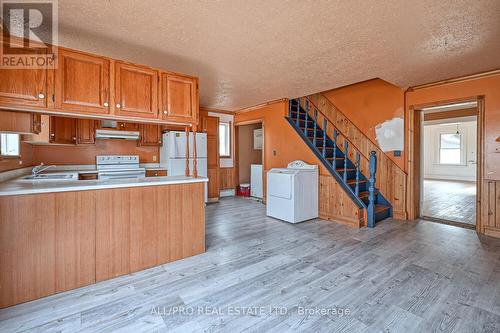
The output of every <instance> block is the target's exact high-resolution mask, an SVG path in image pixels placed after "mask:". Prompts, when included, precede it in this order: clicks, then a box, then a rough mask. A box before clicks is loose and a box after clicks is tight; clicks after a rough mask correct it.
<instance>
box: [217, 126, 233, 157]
mask: <svg viewBox="0 0 500 333" xmlns="http://www.w3.org/2000/svg"><path fill="white" fill-rule="evenodd" d="M226 125H227V147H228V154H227V155H222V154H221V153H220V147H221V138H222V136H221V135H220V127H221V126H226ZM231 132H232V126H231V122H230V121H219V158H231V156H232V135H231Z"/></svg>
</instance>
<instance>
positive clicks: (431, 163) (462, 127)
mask: <svg viewBox="0 0 500 333" xmlns="http://www.w3.org/2000/svg"><path fill="white" fill-rule="evenodd" d="M458 130H459V132H460V133H461V134H462V149H463V150H464V154H463V157H462V160H461V165H441V164H439V145H440V142H439V140H440V134H447V133H456V131H457V123H453V124H432V122H430V123H427V122H426V123H425V124H424V151H423V160H424V162H423V163H424V178H431V179H449V180H463V181H475V180H476V165H477V164H475V163H476V162H477V159H476V153H477V151H476V150H477V142H476V140H477V122H476V121H467V122H459V123H458Z"/></svg>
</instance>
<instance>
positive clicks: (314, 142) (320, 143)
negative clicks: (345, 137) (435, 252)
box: [286, 99, 392, 227]
mask: <svg viewBox="0 0 500 333" xmlns="http://www.w3.org/2000/svg"><path fill="white" fill-rule="evenodd" d="M306 107H307V108H309V107H310V104H309V103H308V102H306ZM315 112H316V111H315ZM286 119H287V121H288V122H289V124H290V125H291V126H292V127H293V128H294V129H295V131H296V132H297V134H298V135H299V136H300V137H301V138H302V140H303V141H304V142H305V143H306V144H307V145H308V146H309V148H310V149H311V150H312V151H313V152H314V154H315V155H316V157H318V158H319V159H320V160H321V163H322V164H323V166H325V167H326V169H327V170H328V171H329V172H330V174H331V175H332V176H333V177H334V178H335V179H336V180H337V181H338V182H339V183H340V184H341V186H342V187H343V188H344V189H345V190H346V192H347V194H348V195H349V196H350V197H351V198H352V199H353V200H354V202H355V203H356V204H357V205H358V207H360V208H367V209H368V208H369V207H370V205H369V204H370V202H369V200H370V193H369V190H370V189H369V184H370V181H369V177H367V176H366V175H364V174H363V173H362V172H361V171H360V170H359V154H358V157H357V160H356V161H351V160H350V159H349V158H346V157H345V154H344V152H343V151H342V150H341V149H340V148H339V147H338V145H336V144H335V142H336V141H335V139H336V138H331V137H330V136H329V135H328V134H327V133H325V132H324V131H323V130H322V129H321V127H320V126H319V124H318V123H316V122H315V119H314V118H313V117H311V115H310V114H308V113H307V112H306V110H305V109H304V108H303V107H302V106H300V107H299V104H298V102H297V100H296V99H292V100H290V109H289V113H288V117H286ZM324 122H325V123H326V120H324ZM329 126H330V127H332V125H329ZM323 128H324V126H323ZM335 135H337V133H335ZM344 144H345V146H344V151H347V150H346V148H347V149H348V148H349V147H346V146H348V143H347V141H345V142H344ZM334 157H335V158H334ZM334 159H335V161H334ZM374 161H376V160H374ZM374 161H372V162H374ZM375 163H376V162H375ZM375 163H374V164H375ZM368 176H369V175H368ZM374 181H375V180H374ZM375 184H376V182H375ZM356 185H357V186H356ZM373 194H374V199H373V200H374V205H373V206H372V207H371V209H373V213H372V214H373V215H372V216H373V220H372V219H371V218H370V216H369V218H368V221H367V224H368V226H369V227H373V226H374V224H375V223H376V222H379V221H382V220H384V219H386V218H388V217H391V216H392V207H391V205H390V203H389V202H388V201H387V200H386V199H385V198H384V196H383V195H382V194H381V193H380V191H379V190H378V189H377V188H374V189H373ZM371 209H368V210H369V211H370V210H371ZM370 220H372V221H370ZM370 224H372V225H370Z"/></svg>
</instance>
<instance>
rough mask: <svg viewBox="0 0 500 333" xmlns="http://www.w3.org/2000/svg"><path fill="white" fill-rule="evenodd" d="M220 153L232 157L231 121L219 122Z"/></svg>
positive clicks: (222, 155) (221, 155)
mask: <svg viewBox="0 0 500 333" xmlns="http://www.w3.org/2000/svg"><path fill="white" fill-rule="evenodd" d="M219 155H220V157H231V123H229V122H221V123H219Z"/></svg>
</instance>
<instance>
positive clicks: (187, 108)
mask: <svg viewBox="0 0 500 333" xmlns="http://www.w3.org/2000/svg"><path fill="white" fill-rule="evenodd" d="M161 102H162V107H161V112H162V117H163V119H166V120H167V119H168V120H172V121H179V122H192V121H193V120H195V114H196V113H197V111H198V110H197V106H198V94H197V80H196V79H194V78H189V77H184V76H180V75H173V74H167V73H162V74H161Z"/></svg>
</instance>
